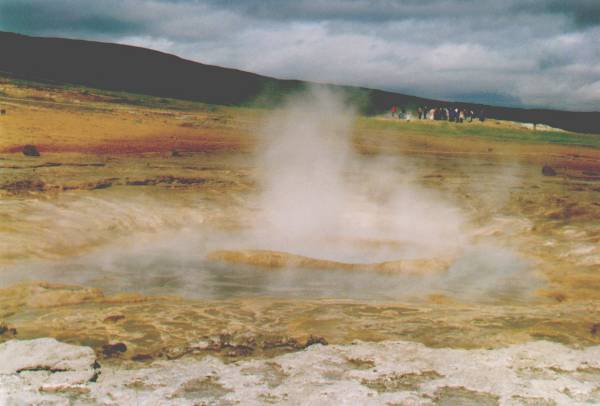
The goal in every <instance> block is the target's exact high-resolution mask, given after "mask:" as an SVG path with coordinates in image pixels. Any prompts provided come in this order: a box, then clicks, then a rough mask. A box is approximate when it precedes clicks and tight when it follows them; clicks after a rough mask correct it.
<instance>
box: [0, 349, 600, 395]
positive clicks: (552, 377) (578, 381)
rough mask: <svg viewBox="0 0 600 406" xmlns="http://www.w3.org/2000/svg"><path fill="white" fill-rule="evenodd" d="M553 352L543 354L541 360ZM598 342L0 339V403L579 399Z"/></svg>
mask: <svg viewBox="0 0 600 406" xmlns="http://www.w3.org/2000/svg"><path fill="white" fill-rule="evenodd" d="M548 354H552V357H548ZM599 358H600V346H596V347H589V348H586V349H579V350H575V349H570V348H568V347H565V346H563V345H561V344H556V343H550V342H547V341H537V342H530V343H527V344H521V345H513V346H509V347H505V348H501V349H494V350H486V349H481V350H456V349H432V348H428V347H426V346H424V345H422V344H418V343H414V342H405V341H386V342H382V343H377V344H375V343H365V342H360V341H355V342H353V343H351V344H350V345H330V346H324V345H323V344H320V343H317V344H315V345H311V346H310V347H309V348H307V349H304V350H301V351H299V352H294V353H291V354H286V355H280V356H276V357H273V358H269V359H251V360H240V361H234V362H223V361H222V360H220V359H218V358H215V357H213V356H206V357H202V358H194V357H186V358H184V359H180V360H177V361H157V362H154V363H152V364H149V365H145V366H143V367H136V368H133V367H114V366H110V365H108V366H104V365H103V363H102V362H100V363H99V362H98V361H97V360H96V359H95V357H94V352H93V351H92V350H91V349H90V348H88V347H79V346H73V345H68V344H63V343H60V342H58V341H55V340H53V339H47V338H46V339H37V340H31V341H17V340H12V341H8V342H6V343H4V344H1V345H0V360H2V369H1V370H0V401H2V402H3V404H7V405H12V404H15V405H16V404H25V403H26V404H31V405H42V404H57V405H60V404H64V405H71V404H99V405H124V404H144V405H149V404H157V405H158V404H160V405H209V404H210V405H235V404H244V405H264V404H282V405H296V404H320V405H340V404H353V405H354V404H361V405H434V404H436V405H467V404H473V405H475V404H476V405H584V404H591V403H594V404H595V403H596V402H599V401H600V390H599V387H598V384H600V361H598V360H599Z"/></svg>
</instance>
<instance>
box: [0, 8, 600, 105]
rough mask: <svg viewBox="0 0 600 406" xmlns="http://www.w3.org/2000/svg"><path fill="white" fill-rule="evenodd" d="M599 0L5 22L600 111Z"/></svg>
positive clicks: (54, 16)
mask: <svg viewBox="0 0 600 406" xmlns="http://www.w3.org/2000/svg"><path fill="white" fill-rule="evenodd" d="M599 13H600V1H597V0H571V1H558V0H503V1H499V0H487V1H485V0H432V1H424V0H403V1H392V0H346V1H342V0H260V1H259V0H245V1H241V0H239V1H233V0H104V1H98V0H53V1H51V2H50V1H47V0H20V1H19V0H0V29H4V30H11V31H17V32H22V33H26V34H34V35H57V36H68V37H80V38H86V39H100V40H106V41H114V42H120V43H127V44H133V45H139V46H146V47H150V48H154V49H159V50H161V51H165V52H170V53H175V54H178V55H180V56H182V57H185V58H189V59H194V60H198V61H200V62H204V63H212V64H218V65H221V66H229V67H234V68H240V69H245V70H250V71H254V72H257V73H262V74H266V75H271V76H276V77H282V78H298V79H307V80H314V81H319V82H333V83H339V84H355V85H361V86H368V87H378V88H384V89H388V90H395V91H402V92H405V93H409V94H416V95H422V96H427V97H437V98H445V99H465V100H473V101H482V102H485V101H487V102H490V103H496V104H497V103H506V104H510V105H526V106H531V107H533V106H541V107H557V108H569V109H584V110H599V109H600V69H599V68H598V66H600V49H599V47H597V46H595V44H596V43H598V38H600V25H599V24H598V16H599V15H600V14H599Z"/></svg>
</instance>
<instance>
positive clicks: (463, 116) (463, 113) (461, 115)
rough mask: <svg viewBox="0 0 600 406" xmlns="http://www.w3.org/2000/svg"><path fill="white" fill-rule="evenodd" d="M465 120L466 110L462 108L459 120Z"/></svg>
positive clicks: (460, 121)
mask: <svg viewBox="0 0 600 406" xmlns="http://www.w3.org/2000/svg"><path fill="white" fill-rule="evenodd" d="M463 121H465V111H464V110H462V109H461V110H460V113H458V122H459V123H462V122H463Z"/></svg>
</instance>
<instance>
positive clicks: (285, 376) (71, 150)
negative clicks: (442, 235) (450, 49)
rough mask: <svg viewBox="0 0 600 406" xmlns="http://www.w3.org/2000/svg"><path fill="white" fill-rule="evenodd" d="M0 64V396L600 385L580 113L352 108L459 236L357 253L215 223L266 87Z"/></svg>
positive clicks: (371, 144)
mask: <svg viewBox="0 0 600 406" xmlns="http://www.w3.org/2000/svg"><path fill="white" fill-rule="evenodd" d="M0 84H1V85H2V88H1V89H0V91H2V92H3V93H2V94H0V102H1V103H2V104H3V106H4V107H6V110H7V114H6V115H5V116H2V117H0V135H1V136H2V138H1V139H0V198H1V200H0V343H2V344H0V403H2V402H4V403H6V404H23V403H34V404H35V402H37V403H38V404H90V403H91V404H94V403H99V404H136V402H137V403H138V404H237V403H241V404H264V403H269V402H270V403H275V404H302V403H313V404H315V403H318V404H343V403H346V404H390V405H391V404H503V405H513V404H524V405H537V404H539V405H546V404H565V405H567V404H569V405H570V404H578V402H579V403H581V404H585V403H586V402H587V403H588V404H589V403H594V402H600V398H599V393H600V392H599V390H600V389H599V388H600V378H599V376H600V375H599V373H598V371H599V370H600V365H598V363H597V362H596V361H595V359H596V358H598V357H597V355H598V349H597V348H598V347H596V346H597V345H599V344H600V308H599V306H598V303H600V302H598V299H600V293H599V292H600V274H599V273H598V270H599V269H600V244H599V243H600V223H599V219H600V203H599V202H600V152H599V151H600V150H599V149H598V148H593V147H589V146H582V145H573V144H581V142H583V141H585V140H588V141H589V136H579V135H573V136H572V137H573V138H572V140H573V144H568V143H565V141H564V139H563V138H560V140H559V141H560V142H556V143H549V142H542V141H543V140H542V141H540V140H538V139H537V138H538V136H537V135H536V134H533V135H532V133H531V132H529V130H526V129H521V128H518V127H519V126H518V125H514V124H511V123H501V122H493V121H491V122H487V123H485V124H473V126H479V127H468V128H467V127H464V128H467V129H465V130H462V129H461V128H463V127H449V126H448V125H447V123H433V122H432V123H399V122H396V121H393V122H392V121H390V120H386V119H379V118H357V120H356V123H355V131H354V134H353V136H352V139H353V144H352V146H353V148H354V150H355V151H356V153H357V154H358V155H360V157H361V159H364V160H365V161H369V160H370V159H374V160H378V159H380V158H383V159H384V160H386V162H387V161H389V160H390V159H395V160H396V161H397V162H398V165H397V167H396V169H397V172H398V174H399V175H398V177H396V178H394V180H398V181H401V182H403V183H402V185H404V186H405V187H408V188H413V187H415V188H416V187H418V188H419V190H423V191H426V192H427V193H429V192H431V193H435V196H436V198H439V199H440V200H443V201H444V202H447V203H448V204H449V205H452V207H454V208H456V210H458V211H459V212H460V213H461V216H462V217H463V218H464V224H463V223H461V227H462V228H461V229H460V230H461V234H460V235H458V234H456V235H453V236H451V237H452V238H449V239H450V240H454V239H456V240H460V241H467V242H468V244H469V246H470V247H472V248H473V250H471V251H467V252H466V253H465V252H458V251H451V252H450V254H449V255H448V256H444V257H442V256H439V257H435V258H428V259H426V260H425V262H424V261H423V260H421V259H417V260H416V261H415V260H412V259H411V260H408V262H406V261H405V262H402V261H400V262H395V263H393V262H389V258H382V259H380V260H377V261H372V262H374V263H370V264H369V265H368V266H362V265H359V264H358V263H351V262H349V261H345V260H340V259H337V258H329V259H328V260H325V259H323V258H311V257H307V256H306V253H305V252H294V253H293V254H296V255H291V254H290V253H285V252H282V251H281V250H275V248H273V251H256V250H251V249H248V250H243V249H240V247H242V248H243V240H236V239H235V238H231V236H232V235H235V236H238V235H244V233H247V232H248V230H249V229H250V228H251V225H252V223H253V221H254V219H255V218H256V214H257V210H256V207H255V205H254V199H255V198H256V196H257V195H258V194H259V192H260V187H259V185H258V178H259V174H258V170H257V165H256V159H255V154H254V152H255V151H256V148H259V147H260V145H259V144H257V142H256V139H255V137H254V136H253V131H252V130H253V129H254V128H256V127H257V126H258V125H259V123H260V121H261V120H262V118H263V117H264V115H265V114H266V113H265V112H264V111H254V110H250V109H235V108H215V107H214V106H200V105H188V104H185V103H182V102H177V101H169V100H166V101H160V100H154V101H148V100H143V101H140V100H137V99H136V100H134V99H132V98H131V96H126V97H125V96H123V95H118V96H117V95H107V94H100V93H98V94H95V93H94V92H91V93H90V91H88V90H85V91H81V90H77V89H71V90H64V89H55V88H45V87H43V86H38V87H31V86H27V85H22V84H21V85H19V84H15V83H14V82H11V81H2V82H0ZM86 92H87V93H86ZM134 102H135V103H134ZM475 130H476V131H475ZM469 131H470V132H472V133H473V134H471V133H469ZM477 131H479V132H483V133H481V134H479V133H478V134H479V135H475V132H477ZM482 134H483V135H482ZM507 134H509V135H510V137H508V135H507ZM569 136H570V135H569V134H568V133H566V134H565V133H560V137H567V138H566V139H567V141H568V140H569V138H568V137H569ZM515 137H516V138H515ZM519 137H520V138H519ZM548 137H550V139H552V138H551V137H552V135H551V134H550V135H548ZM521 138H522V139H521ZM530 138H531V140H530V141H527V140H528V139H530ZM534 138H535V142H534V141H532V140H533V139H534ZM582 140H583V141H582ZM26 144H28V145H33V146H34V147H35V151H36V152H37V153H38V154H39V155H38V154H35V153H34V150H31V149H28V150H27V151H28V153H27V154H24V153H23V151H24V145H26ZM27 151H26V152H27ZM396 161H394V162H396ZM345 176H346V177H347V178H349V179H351V180H353V181H354V182H356V183H357V184H369V182H368V181H365V178H364V174H363V173H361V171H360V170H350V171H349V172H348V173H346V174H345ZM434 201H435V202H437V200H436V199H434ZM359 203H360V202H359ZM436 207H437V206H436ZM420 209H423V210H425V213H426V209H427V208H422V207H421V208H420ZM384 214H385V213H384ZM434 214H435V213H430V216H431V217H433V218H434V219H435V220H436V221H437V220H440V221H441V220H443V218H440V217H439V216H438V217H435V216H434ZM240 241H241V242H240ZM275 242H277V241H275ZM352 244H355V245H354V246H355V247H358V248H359V249H364V250H370V249H372V248H373V247H377V248H378V249H379V248H381V247H385V248H386V249H387V248H389V247H392V248H393V249H396V248H398V247H402V241H388V240H368V239H365V240H360V241H352ZM481 247H483V248H484V249H481ZM489 247H493V250H491V251H490V250H488V248H489ZM251 248H254V249H260V248H264V247H251ZM265 252H269V254H268V255H265ZM211 253H212V256H211ZM490 255H491V256H492V257H491V258H492V259H493V260H492V261H491V262H493V263H498V264H500V265H499V266H497V267H491V268H490V267H487V268H486V266H485V264H486V263H488V262H490V261H489V259H490ZM392 259H394V258H392ZM427 261H431V262H427ZM390 263H392V264H395V265H394V266H391V265H386V264H390ZM273 264H275V265H277V264H280V265H281V264H285V265H286V266H285V267H282V266H272V265H273ZM340 264H341V265H340ZM423 264H434V265H435V266H436V272H434V273H433V274H432V275H429V274H427V273H426V272H421V270H422V269H421V268H422V266H423ZM469 264H474V265H473V266H470V265H469ZM265 265H268V266H265ZM396 265H397V266H396ZM408 265H410V267H409V268H410V269H409V270H410V271H411V272H408V273H409V274H410V275H405V274H404V273H407V272H405V271H406V269H408V268H407V266H408ZM417 265H418V266H417ZM307 267H308V268H311V269H310V271H311V272H308V273H307V272H303V270H304V271H305V270H306V269H304V268H307ZM390 267H391V268H390ZM288 268H298V269H297V270H294V269H288ZM333 268H335V269H333ZM338 268H339V269H338ZM392 268H393V269H392ZM438 268H439V269H438ZM503 269H510V270H512V271H511V272H508V273H503V272H499V271H502V270H503ZM482 270H483V271H482ZM473 272H474V273H473ZM306 275H310V276H308V277H307V276H306ZM440 275H441V276H440ZM484 275H494V277H493V278H487V277H484ZM315 286H317V287H318V288H317V287H315ZM500 288H501V289H500ZM48 337H52V339H50V338H48ZM53 339H56V340H59V341H58V342H57V341H54V340H53ZM29 340H33V341H29Z"/></svg>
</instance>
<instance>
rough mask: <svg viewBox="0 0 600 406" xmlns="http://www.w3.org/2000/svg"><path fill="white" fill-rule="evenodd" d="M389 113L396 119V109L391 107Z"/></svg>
mask: <svg viewBox="0 0 600 406" xmlns="http://www.w3.org/2000/svg"><path fill="white" fill-rule="evenodd" d="M391 112H392V117H396V113H398V107H396V106H392V108H391Z"/></svg>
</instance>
